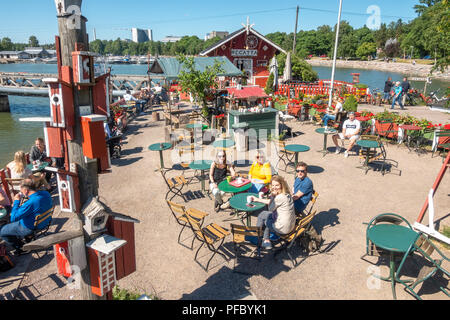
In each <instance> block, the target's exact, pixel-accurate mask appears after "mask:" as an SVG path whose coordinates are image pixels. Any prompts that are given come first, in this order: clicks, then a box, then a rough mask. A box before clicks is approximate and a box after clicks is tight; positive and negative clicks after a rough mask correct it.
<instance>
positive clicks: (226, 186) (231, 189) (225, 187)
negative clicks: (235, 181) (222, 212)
mask: <svg viewBox="0 0 450 320" xmlns="http://www.w3.org/2000/svg"><path fill="white" fill-rule="evenodd" d="M217 187H218V188H219V190H220V191H223V192H225V193H241V192H244V191H247V190H248V189H250V188H251V187H252V183H251V182H250V183H247V184H246V185H243V186H242V187H239V188H237V187H235V186H232V185H231V184H230V183H229V182H228V181H227V180H223V181H222V182H221V183H219V185H218V186H217Z"/></svg>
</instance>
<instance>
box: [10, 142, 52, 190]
mask: <svg viewBox="0 0 450 320" xmlns="http://www.w3.org/2000/svg"><path fill="white" fill-rule="evenodd" d="M8 168H9V170H10V171H11V179H26V178H30V179H32V180H33V181H34V182H35V184H36V187H38V188H39V187H41V186H44V187H45V189H47V190H50V189H51V187H50V185H49V184H48V182H47V180H46V179H45V173H41V172H36V173H34V174H33V172H32V171H31V170H30V169H28V168H27V160H26V156H25V152H23V151H21V150H20V151H17V152H16V153H15V154H14V161H12V162H10V163H9V164H8ZM19 185H20V184H15V185H13V189H14V191H17V192H18V191H20V187H19Z"/></svg>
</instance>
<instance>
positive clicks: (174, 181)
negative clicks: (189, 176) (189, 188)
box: [160, 169, 188, 202]
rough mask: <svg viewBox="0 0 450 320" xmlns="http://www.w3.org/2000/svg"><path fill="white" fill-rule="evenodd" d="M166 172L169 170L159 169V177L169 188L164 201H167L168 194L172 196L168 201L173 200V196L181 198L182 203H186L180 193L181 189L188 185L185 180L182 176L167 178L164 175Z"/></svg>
mask: <svg viewBox="0 0 450 320" xmlns="http://www.w3.org/2000/svg"><path fill="white" fill-rule="evenodd" d="M168 171H170V170H164V169H160V172H161V176H162V177H163V179H164V181H165V182H166V185H167V187H168V188H169V190H168V191H167V193H166V197H165V199H166V200H167V198H168V197H169V194H171V193H172V194H173V195H172V197H171V198H170V199H169V200H172V199H173V198H175V196H180V197H181V198H183V200H184V202H187V201H186V198H185V196H184V195H183V193H182V192H181V190H182V189H183V187H184V186H185V185H187V184H188V182H187V180H186V178H185V177H184V176H183V175H181V176H175V177H171V178H167V177H166V174H167V172H168Z"/></svg>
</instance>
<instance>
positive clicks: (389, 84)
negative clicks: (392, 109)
mask: <svg viewBox="0 0 450 320" xmlns="http://www.w3.org/2000/svg"><path fill="white" fill-rule="evenodd" d="M393 85H394V84H393V83H392V78H391V77H389V78H388V79H387V80H386V81H385V82H384V96H383V101H382V103H383V104H389V98H390V97H391V89H392V86H393Z"/></svg>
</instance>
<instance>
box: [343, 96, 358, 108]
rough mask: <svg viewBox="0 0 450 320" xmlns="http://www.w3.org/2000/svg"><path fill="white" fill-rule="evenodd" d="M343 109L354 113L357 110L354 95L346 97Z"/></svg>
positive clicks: (356, 101)
mask: <svg viewBox="0 0 450 320" xmlns="http://www.w3.org/2000/svg"><path fill="white" fill-rule="evenodd" d="M343 108H344V110H345V111H347V112H350V111H353V112H356V111H357V110H358V100H356V98H355V96H354V95H352V94H351V95H349V96H348V97H347V99H345V102H344V104H343Z"/></svg>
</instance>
